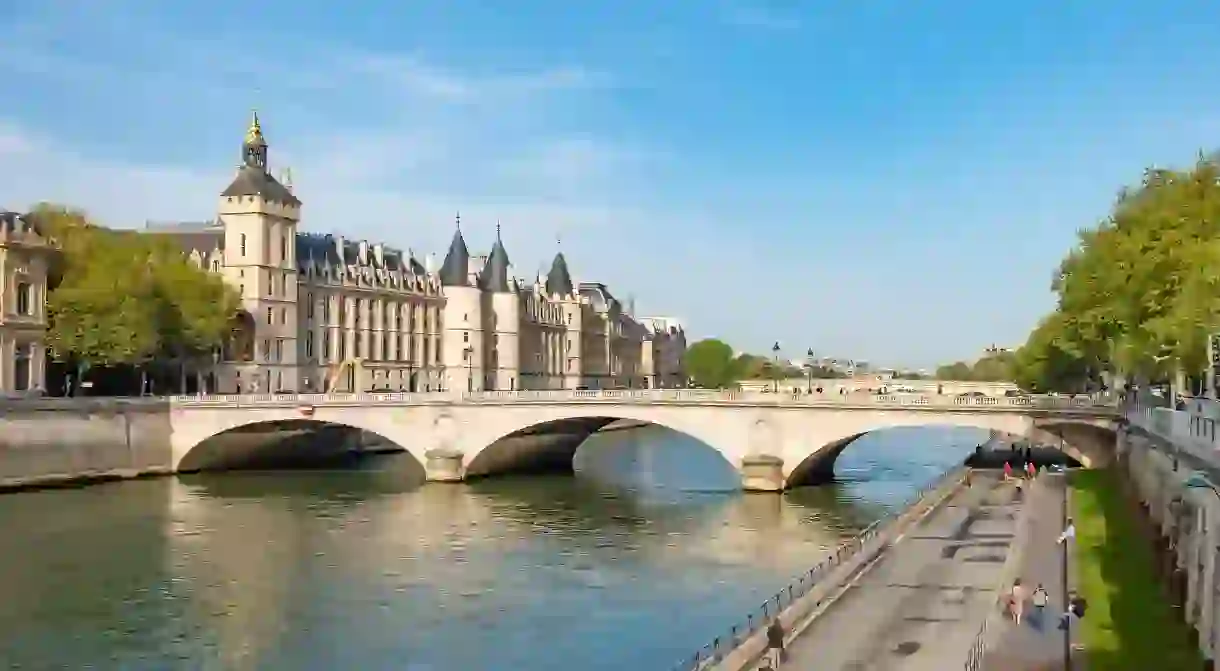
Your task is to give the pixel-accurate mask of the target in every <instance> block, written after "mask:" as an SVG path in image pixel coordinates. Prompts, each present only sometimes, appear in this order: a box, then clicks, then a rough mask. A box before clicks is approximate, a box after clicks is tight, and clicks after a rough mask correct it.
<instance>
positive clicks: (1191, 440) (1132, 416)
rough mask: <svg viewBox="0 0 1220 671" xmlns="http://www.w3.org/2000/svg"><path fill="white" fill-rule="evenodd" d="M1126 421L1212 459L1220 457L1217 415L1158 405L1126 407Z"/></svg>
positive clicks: (1124, 411)
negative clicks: (1215, 416) (1211, 415)
mask: <svg viewBox="0 0 1220 671" xmlns="http://www.w3.org/2000/svg"><path fill="white" fill-rule="evenodd" d="M1123 414H1124V416H1125V417H1126V418H1127V421H1129V422H1131V424H1133V425H1135V426H1138V427H1139V428H1141V429H1143V430H1144V431H1147V432H1148V433H1151V434H1154V435H1156V436H1160V437H1161V438H1162V439H1164V440H1166V441H1169V442H1170V443H1172V444H1174V445H1176V446H1178V447H1179V448H1181V449H1183V450H1185V451H1186V452H1188V453H1190V454H1193V455H1195V456H1197V457H1199V458H1202V459H1206V460H1208V461H1209V462H1213V463H1214V462H1216V461H1217V460H1220V435H1218V434H1220V425H1218V422H1217V420H1216V419H1215V418H1214V417H1210V416H1208V415H1204V414H1201V413H1199V412H1192V411H1190V410H1174V409H1172V408H1167V407H1162V406H1159V405H1146V404H1141V403H1132V404H1128V405H1125V406H1124V407H1123Z"/></svg>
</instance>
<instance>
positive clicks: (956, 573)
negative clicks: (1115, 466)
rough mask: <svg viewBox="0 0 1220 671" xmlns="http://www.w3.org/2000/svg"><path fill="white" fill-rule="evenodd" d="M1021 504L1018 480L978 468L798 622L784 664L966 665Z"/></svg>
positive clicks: (874, 669) (920, 670) (823, 667)
mask: <svg viewBox="0 0 1220 671" xmlns="http://www.w3.org/2000/svg"><path fill="white" fill-rule="evenodd" d="M1019 508H1020V504H1019V503H1017V502H1015V500H1014V487H1013V485H1012V484H1011V483H1004V482H1001V481H1000V480H999V478H998V477H992V476H989V475H983V474H977V475H976V477H975V481H974V486H973V487H970V488H964V489H962V490H960V491H958V492H957V493H956V494H954V495H953V496H952V497H951V498H950V499H949V500H948V501H947V502H945V504H944V505H942V506H941V507H940V508H938V509H937V510H936V511H935V512H933V513H932V514H930V515H929V516H928V517H927V518H926V519H924V520H923V521H922V522H920V523H919V524H918V525H917V526H916V527H914V528H912V529H910V530H909V531H907V532H906V534H905V535H904V536H903V537H901V539H900V541H899V542H897V543H896V544H895V545H894V546H893V547H892V548H891V549H889V550H888V551H887V552H886V553H885V554H884V555H883V556H882V557H881V559H880V560H879V561H878V564H877V565H876V566H874V567H873V568H872V570H870V571H868V572H866V573H865V574H864V575H863V576H862V577H861V578H860V579H859V580H858V582H857V583H856V584H855V585H853V586H851V587H849V588H848V589H847V591H845V592H844V593H843V594H842V595H841V596H840V597H839V598H838V599H837V600H836V601H835V602H834V603H832V604H831V605H830V606H829V608H828V610H827V612H826V613H824V614H823V615H822V616H820V617H818V618H816V619H814V621H813V623H812V624H811V625H810V626H809V627H808V629H806V630H805V631H803V632H797V637H796V640H794V641H792V642H791V644H790V645H789V659H788V661H787V662H785V663H784V664H783V665H782V666H781V671H789V670H791V671H797V670H801V671H806V670H808V671H899V670H901V671H952V670H953V669H960V668H962V664H963V662H964V660H965V656H966V653H967V651H968V650H969V649H970V646H971V643H972V642H973V641H974V638H975V636H976V634H977V633H978V630H979V627H980V626H981V624H982V622H983V619H984V618H986V617H987V615H988V613H990V612H991V611H992V610H993V609H995V608H997V606H996V599H997V596H998V595H997V593H996V587H997V583H998V581H999V580H1000V579H1001V577H1002V573H1003V570H1004V562H1005V559H1006V558H1007V556H1008V551H1009V546H1010V545H1011V544H1012V542H1013V540H1014V539H1015V537H1016V528H1017V512H1018V510H1019ZM1054 520H1055V522H1054V523H1058V520H1059V517H1055V518H1054ZM1057 533H1058V532H1056V534H1057ZM1052 543H1053V539H1052Z"/></svg>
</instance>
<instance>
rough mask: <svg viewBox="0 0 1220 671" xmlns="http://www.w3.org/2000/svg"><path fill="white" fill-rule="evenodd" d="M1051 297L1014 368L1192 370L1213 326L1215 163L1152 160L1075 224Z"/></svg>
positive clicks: (1034, 380)
mask: <svg viewBox="0 0 1220 671" xmlns="http://www.w3.org/2000/svg"><path fill="white" fill-rule="evenodd" d="M1051 286H1052V289H1053V290H1054V292H1055V295H1056V298H1057V301H1056V306H1055V310H1054V311H1053V312H1052V314H1050V315H1048V316H1047V317H1046V318H1045V319H1043V320H1042V321H1041V322H1040V323H1039V324H1038V326H1037V328H1035V329H1034V331H1033V332H1032V333H1031V334H1030V337H1029V340H1028V342H1026V343H1025V345H1024V346H1023V347H1022V348H1021V349H1020V351H1018V353H1017V356H1016V360H1015V361H1016V365H1015V368H1014V372H1015V374H1016V377H1017V378H1018V381H1019V382H1021V383H1022V384H1023V385H1028V386H1030V387H1033V388H1038V389H1044V390H1056V389H1063V390H1067V389H1075V388H1082V387H1085V386H1088V385H1089V384H1090V381H1091V380H1093V379H1094V378H1096V376H1097V375H1098V374H1099V373H1100V372H1102V371H1111V372H1122V373H1124V374H1127V375H1132V376H1139V377H1144V378H1148V379H1166V378H1169V377H1170V376H1172V375H1173V374H1174V373H1175V372H1178V371H1184V372H1198V371H1200V370H1202V369H1203V368H1204V366H1205V365H1208V363H1207V362H1206V361H1205V359H1206V355H1205V351H1206V338H1207V335H1208V334H1210V333H1215V332H1216V330H1217V328H1220V163H1218V162H1217V158H1216V157H1214V156H1203V157H1200V158H1199V159H1198V160H1197V161H1196V163H1195V164H1194V165H1193V166H1192V167H1190V168H1189V169H1184V170H1168V169H1150V170H1147V171H1145V173H1144V176H1143V179H1142V180H1141V181H1140V183H1139V184H1138V186H1136V187H1134V188H1129V189H1124V190H1122V191H1121V192H1120V193H1119V196H1118V198H1117V200H1116V202H1115V204H1114V207H1113V209H1112V211H1111V213H1110V215H1109V216H1108V217H1107V218H1106V219H1105V220H1104V221H1102V222H1100V223H1099V224H1098V225H1096V226H1095V227H1093V228H1089V229H1086V230H1082V231H1081V232H1080V233H1079V235H1078V243H1077V246H1076V247H1075V248H1074V249H1072V250H1071V252H1070V253H1069V254H1068V255H1067V257H1066V258H1065V259H1064V260H1063V262H1062V263H1061V264H1060V266H1059V268H1058V270H1057V272H1056V275H1055V278H1054V280H1053V282H1052V285H1051Z"/></svg>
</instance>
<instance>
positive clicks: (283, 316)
mask: <svg viewBox="0 0 1220 671" xmlns="http://www.w3.org/2000/svg"><path fill="white" fill-rule="evenodd" d="M280 323H281V324H287V323H288V308H280Z"/></svg>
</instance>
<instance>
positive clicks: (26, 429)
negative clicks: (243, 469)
mask: <svg viewBox="0 0 1220 671" xmlns="http://www.w3.org/2000/svg"><path fill="white" fill-rule="evenodd" d="M170 433H171V428H170V414H169V404H168V403H167V402H165V401H153V400H143V399H130V400H125V399H97V400H92V399H46V400H37V401H35V400H22V401H19V402H14V403H3V402H0V490H4V489H14V488H23V487H36V486H52V485H58V484H66V483H70V482H88V481H95V480H114V479H122V478H133V477H138V476H141V475H154V474H167V473H170V472H171V470H172V467H171V464H172V462H173V457H172V453H171V448H170Z"/></svg>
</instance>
